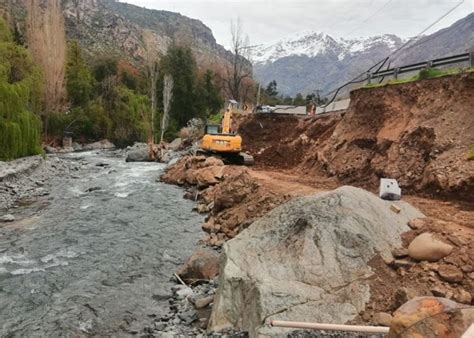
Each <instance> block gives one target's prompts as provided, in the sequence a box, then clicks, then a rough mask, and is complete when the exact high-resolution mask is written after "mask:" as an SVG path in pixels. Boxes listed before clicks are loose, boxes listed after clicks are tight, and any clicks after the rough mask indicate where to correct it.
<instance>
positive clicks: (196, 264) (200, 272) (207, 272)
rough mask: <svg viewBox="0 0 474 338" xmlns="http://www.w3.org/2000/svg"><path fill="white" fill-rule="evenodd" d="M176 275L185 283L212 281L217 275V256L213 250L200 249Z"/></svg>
mask: <svg viewBox="0 0 474 338" xmlns="http://www.w3.org/2000/svg"><path fill="white" fill-rule="evenodd" d="M176 273H177V274H178V275H179V276H180V277H181V278H182V279H184V280H185V281H193V280H197V279H208V280H209V279H212V278H214V277H215V276H217V275H218V274H219V256H218V255H217V253H215V252H214V251H213V250H210V249H200V250H198V251H196V252H195V253H194V254H193V255H192V256H191V257H189V258H188V259H187V260H186V262H185V263H184V264H183V265H182V266H181V267H180V268H179V269H178V271H177V272H176Z"/></svg>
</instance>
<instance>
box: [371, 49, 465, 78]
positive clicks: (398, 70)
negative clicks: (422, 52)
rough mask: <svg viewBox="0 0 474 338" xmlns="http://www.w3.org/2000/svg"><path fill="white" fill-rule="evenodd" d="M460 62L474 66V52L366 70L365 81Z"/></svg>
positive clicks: (395, 76)
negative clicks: (389, 67) (376, 70)
mask: <svg viewBox="0 0 474 338" xmlns="http://www.w3.org/2000/svg"><path fill="white" fill-rule="evenodd" d="M462 62H469V64H470V66H471V67H474V52H471V53H464V54H459V55H453V56H447V57H444V58H440V59H435V60H430V61H425V62H418V63H413V64H411V65H407V66H401V67H394V68H391V69H387V70H381V71H378V72H374V73H371V72H367V81H368V83H370V80H371V79H378V78H381V77H385V76H393V77H394V78H397V77H398V75H399V74H403V73H408V72H413V71H417V70H422V69H426V68H433V67H439V66H446V65H453V64H457V63H462Z"/></svg>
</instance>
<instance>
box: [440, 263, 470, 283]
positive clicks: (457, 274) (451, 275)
mask: <svg viewBox="0 0 474 338" xmlns="http://www.w3.org/2000/svg"><path fill="white" fill-rule="evenodd" d="M438 274H439V276H440V277H441V278H442V279H443V280H445V281H446V282H450V283H457V282H460V281H462V279H463V277H464V275H463V273H462V271H461V270H460V269H459V268H458V267H457V266H455V265H451V264H443V265H441V266H440V267H439V268H438Z"/></svg>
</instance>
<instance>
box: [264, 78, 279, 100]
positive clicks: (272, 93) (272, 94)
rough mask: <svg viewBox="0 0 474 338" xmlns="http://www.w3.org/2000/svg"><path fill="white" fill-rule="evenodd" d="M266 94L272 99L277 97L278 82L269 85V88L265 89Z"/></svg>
mask: <svg viewBox="0 0 474 338" xmlns="http://www.w3.org/2000/svg"><path fill="white" fill-rule="evenodd" d="M265 93H266V94H267V95H268V96H270V97H275V96H277V95H278V91H277V82H276V81H275V80H273V81H271V82H270V83H269V84H268V86H267V88H266V89H265Z"/></svg>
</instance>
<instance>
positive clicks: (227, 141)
mask: <svg viewBox="0 0 474 338" xmlns="http://www.w3.org/2000/svg"><path fill="white" fill-rule="evenodd" d="M236 105H237V102H236V101H234V100H230V101H229V105H228V107H227V109H226V111H225V113H224V116H223V118H222V121H221V124H220V125H216V124H208V125H207V126H206V134H205V135H204V136H203V138H202V140H201V149H202V151H203V152H206V153H211V154H216V155H219V156H220V157H222V159H223V160H224V162H227V163H231V164H246V165H250V164H253V162H254V161H253V157H252V156H250V155H248V154H245V153H242V152H241V151H242V137H241V136H240V135H238V134H237V133H236V130H234V129H235V128H233V125H232V114H233V110H234V108H235V107H236Z"/></svg>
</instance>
